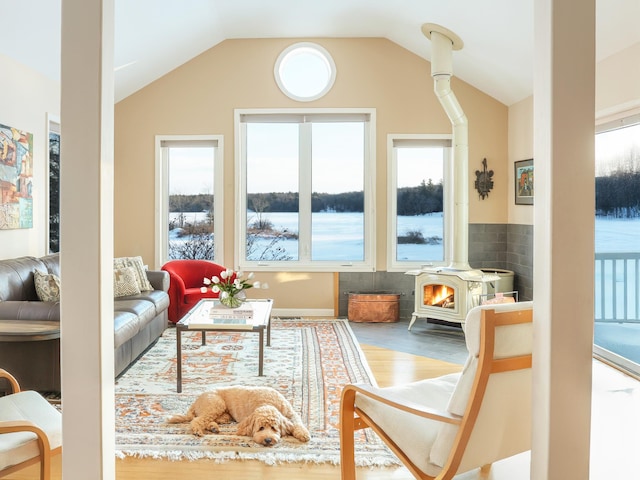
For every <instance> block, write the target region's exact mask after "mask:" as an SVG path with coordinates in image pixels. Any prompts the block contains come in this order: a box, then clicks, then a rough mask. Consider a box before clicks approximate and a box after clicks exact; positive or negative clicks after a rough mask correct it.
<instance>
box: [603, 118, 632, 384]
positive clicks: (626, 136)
mask: <svg viewBox="0 0 640 480" xmlns="http://www.w3.org/2000/svg"><path fill="white" fill-rule="evenodd" d="M595 225H596V231H595V251H596V255H595V257H596V258H595V262H596V263H595V330H594V331H595V336H594V344H595V347H594V350H595V353H596V355H599V356H602V357H603V358H605V359H606V360H608V361H611V362H614V363H615V364H617V365H619V366H620V367H622V368H624V369H626V370H629V371H632V372H634V373H636V374H639V375H640V115H638V116H636V117H635V118H634V117H632V118H627V119H625V120H623V121H617V122H615V124H609V125H606V126H603V127H601V128H599V129H598V133H597V134H596V221H595Z"/></svg>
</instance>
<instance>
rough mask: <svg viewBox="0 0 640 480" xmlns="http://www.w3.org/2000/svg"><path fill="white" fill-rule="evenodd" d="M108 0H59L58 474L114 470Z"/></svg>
mask: <svg viewBox="0 0 640 480" xmlns="http://www.w3.org/2000/svg"><path fill="white" fill-rule="evenodd" d="M113 2H114V0H62V58H61V62H62V76H61V84H62V86H61V109H60V110H61V115H60V121H61V170H62V171H61V189H60V193H61V195H60V197H61V241H60V245H61V278H62V309H61V315H62V320H61V356H62V399H63V438H62V444H63V456H62V472H63V478H64V479H65V480H86V479H88V478H91V479H96V480H101V479H104V480H111V479H114V478H115V457H114V448H115V447H114V438H115V434H114V396H113V390H114V366H113V359H114V349H113V335H114V331H113V106H114V96H113V10H114V5H113Z"/></svg>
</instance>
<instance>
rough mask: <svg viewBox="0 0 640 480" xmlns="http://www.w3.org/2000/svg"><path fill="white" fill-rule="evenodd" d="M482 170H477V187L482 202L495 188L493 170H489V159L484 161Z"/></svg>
mask: <svg viewBox="0 0 640 480" xmlns="http://www.w3.org/2000/svg"><path fill="white" fill-rule="evenodd" d="M482 167H483V168H482V170H476V183H475V187H476V190H477V191H478V194H479V195H480V198H481V199H482V200H484V199H485V197H488V196H489V192H490V191H491V189H492V188H493V180H491V177H493V170H487V159H486V158H483V159H482Z"/></svg>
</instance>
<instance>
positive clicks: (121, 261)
mask: <svg viewBox="0 0 640 480" xmlns="http://www.w3.org/2000/svg"><path fill="white" fill-rule="evenodd" d="M127 267H131V268H133V269H134V272H135V277H136V283H137V284H138V289H140V291H141V292H144V291H148V290H153V287H152V286H151V283H149V279H148V278H147V271H146V270H145V268H144V264H143V263H142V257H140V256H137V257H120V258H114V259H113V268H114V269H116V268H127Z"/></svg>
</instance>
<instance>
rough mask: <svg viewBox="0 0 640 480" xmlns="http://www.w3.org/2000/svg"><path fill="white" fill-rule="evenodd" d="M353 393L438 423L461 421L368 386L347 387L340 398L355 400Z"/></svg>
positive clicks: (456, 417) (458, 417) (458, 418)
mask: <svg viewBox="0 0 640 480" xmlns="http://www.w3.org/2000/svg"><path fill="white" fill-rule="evenodd" d="M355 393H359V394H360V395H364V396H366V397H369V398H372V399H373V400H376V401H378V402H381V403H384V404H385V405H389V406H390V407H393V408H397V409H398V410H401V411H403V412H407V413H411V414H413V415H417V416H419V417H422V418H428V419H430V420H436V421H438V422H443V423H449V424H452V425H460V423H461V421H462V417H460V416H459V415H455V414H453V413H449V412H445V411H442V410H437V409H435V408H429V407H426V406H424V405H419V404H417V403H415V402H411V401H408V400H406V399H404V398H400V397H398V396H397V395H393V394H391V393H388V392H384V391H382V392H381V391H380V390H378V389H374V387H371V386H369V385H361V384H358V385H347V386H346V387H344V389H343V390H342V398H343V399H345V397H347V398H348V397H352V398H354V399H355ZM356 410H357V406H356Z"/></svg>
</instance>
